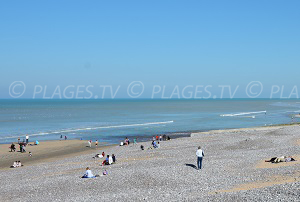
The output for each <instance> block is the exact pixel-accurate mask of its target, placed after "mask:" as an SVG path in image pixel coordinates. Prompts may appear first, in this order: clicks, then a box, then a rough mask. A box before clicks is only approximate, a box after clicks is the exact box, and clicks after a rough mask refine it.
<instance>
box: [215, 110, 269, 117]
mask: <svg viewBox="0 0 300 202" xmlns="http://www.w3.org/2000/svg"><path fill="white" fill-rule="evenodd" d="M261 113H267V111H257V112H242V113H237V114H221V115H220V116H243V115H249V114H261Z"/></svg>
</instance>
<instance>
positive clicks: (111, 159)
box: [82, 151, 117, 178]
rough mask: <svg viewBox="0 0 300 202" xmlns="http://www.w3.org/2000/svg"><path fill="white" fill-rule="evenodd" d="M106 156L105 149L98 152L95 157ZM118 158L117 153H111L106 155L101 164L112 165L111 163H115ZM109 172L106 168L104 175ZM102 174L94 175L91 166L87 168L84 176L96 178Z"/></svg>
mask: <svg viewBox="0 0 300 202" xmlns="http://www.w3.org/2000/svg"><path fill="white" fill-rule="evenodd" d="M104 156H105V152H104V151H103V152H102V154H96V155H95V156H94V157H93V158H94V159H96V158H104ZM116 161H117V159H116V155H115V154H112V155H111V156H110V155H106V158H105V160H104V161H102V163H101V166H104V165H111V164H114V163H116ZM107 174H108V172H107V170H104V171H103V173H102V175H107ZM99 176H100V175H93V173H92V171H91V169H90V168H89V167H87V168H86V171H85V174H84V175H83V176H82V178H95V177H99Z"/></svg>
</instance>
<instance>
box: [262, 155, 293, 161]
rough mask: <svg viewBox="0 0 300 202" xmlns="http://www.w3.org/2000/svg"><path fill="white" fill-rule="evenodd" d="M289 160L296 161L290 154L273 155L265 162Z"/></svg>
mask: <svg viewBox="0 0 300 202" xmlns="http://www.w3.org/2000/svg"><path fill="white" fill-rule="evenodd" d="M290 161H296V160H295V159H294V158H293V157H292V156H288V157H287V156H281V157H273V158H271V159H270V160H266V161H265V162H271V163H280V162H290Z"/></svg>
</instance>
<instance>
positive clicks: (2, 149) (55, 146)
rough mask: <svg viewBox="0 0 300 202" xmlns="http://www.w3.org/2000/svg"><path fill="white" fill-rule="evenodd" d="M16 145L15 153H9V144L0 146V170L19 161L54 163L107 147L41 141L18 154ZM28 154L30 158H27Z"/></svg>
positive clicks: (62, 141) (77, 142)
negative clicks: (30, 154)
mask: <svg viewBox="0 0 300 202" xmlns="http://www.w3.org/2000/svg"><path fill="white" fill-rule="evenodd" d="M14 144H15V145H16V152H10V149H9V147H10V144H1V145H0V156H1V158H0V169H6V168H9V167H10V166H11V165H12V164H13V162H14V161H21V163H22V164H23V165H26V166H29V165H33V164H37V163H43V162H49V161H56V160H60V159H64V158H69V157H74V156H78V155H83V154H88V153H95V151H100V150H101V149H105V148H107V147H109V146H104V144H105V143H99V144H98V147H96V146H95V143H94V142H93V144H92V147H91V148H90V147H87V145H88V143H87V141H86V140H61V141H60V140H58V141H44V142H43V141H42V142H40V144H39V145H33V142H29V144H31V145H33V146H30V145H29V144H28V145H27V147H26V152H24V153H21V152H19V151H20V149H19V145H18V144H17V143H14ZM29 152H31V153H32V156H31V157H30V156H29Z"/></svg>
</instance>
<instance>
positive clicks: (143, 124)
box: [0, 121, 174, 139]
mask: <svg viewBox="0 0 300 202" xmlns="http://www.w3.org/2000/svg"><path fill="white" fill-rule="evenodd" d="M173 122H174V121H164V122H151V123H137V124H128V125H116V126H101V127H94V128H77V129H67V130H61V131H52V132H47V133H45V132H42V133H36V134H30V136H44V135H48V134H60V133H70V132H76V131H85V130H97V129H108V128H124V127H138V126H149V125H163V124H170V123H173ZM18 137H20V135H19V136H8V137H0V139H12V138H18Z"/></svg>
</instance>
